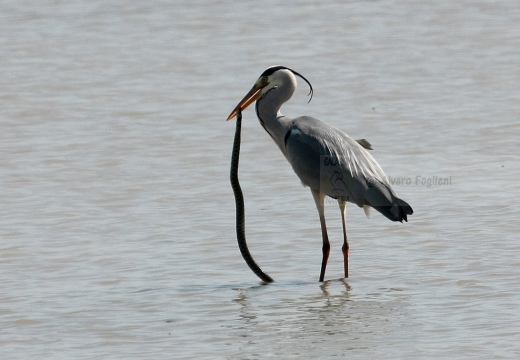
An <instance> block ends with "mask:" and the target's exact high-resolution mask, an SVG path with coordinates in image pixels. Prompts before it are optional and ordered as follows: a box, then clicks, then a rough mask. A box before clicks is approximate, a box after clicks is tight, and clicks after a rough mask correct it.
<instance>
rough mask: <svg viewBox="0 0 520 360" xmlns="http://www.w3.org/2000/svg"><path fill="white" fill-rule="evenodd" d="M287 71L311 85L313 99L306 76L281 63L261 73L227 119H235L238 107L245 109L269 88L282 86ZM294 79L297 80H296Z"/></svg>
mask: <svg viewBox="0 0 520 360" xmlns="http://www.w3.org/2000/svg"><path fill="white" fill-rule="evenodd" d="M287 71H289V72H290V73H292V74H293V75H296V76H299V77H301V78H302V79H303V80H304V81H305V82H306V83H307V84H309V87H310V91H309V95H310V96H311V98H310V99H309V101H311V99H312V92H313V91H312V85H311V83H310V82H309V81H308V80H307V79H306V78H305V77H303V75H301V74H299V73H297V72H296V71H294V70H292V69H289V68H288V67H285V66H280V65H277V66H271V67H270V68H268V69H267V70H265V71H264V72H263V73H262V75H260V77H259V78H258V80H257V81H256V82H255V84H254V85H253V87H252V88H251V90H249V92H248V93H247V94H246V96H244V98H243V99H242V100H240V102H239V103H238V105H237V106H236V107H235V109H234V110H233V111H232V112H231V114H229V116H228V118H227V119H228V120H231V119H233V118H234V117H235V116H236V115H237V112H238V109H241V110H245V109H246V108H247V107H248V106H249V105H251V104H252V103H253V102H255V101H256V100H258V99H259V98H260V97H261V96H262V95H263V94H265V93H266V92H268V91H269V90H271V89H273V88H275V87H277V86H280V85H281V83H282V82H283V81H284V79H287V77H286V76H283V75H284V74H283V73H285V72H287ZM293 79H294V77H293ZM294 81H296V80H294Z"/></svg>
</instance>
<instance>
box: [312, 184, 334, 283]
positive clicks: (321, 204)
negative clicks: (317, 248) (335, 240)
mask: <svg viewBox="0 0 520 360" xmlns="http://www.w3.org/2000/svg"><path fill="white" fill-rule="evenodd" d="M311 192H312V197H313V198H314V202H315V203H316V208H317V209H318V213H319V214H320V224H321V237H322V239H323V247H322V252H323V258H322V260H321V272H320V281H321V282H322V281H323V278H324V277H325V268H326V267H327V260H328V259H329V253H330V243H329V237H328V236H327V226H326V225H325V194H324V193H322V192H321V191H319V190H314V189H311Z"/></svg>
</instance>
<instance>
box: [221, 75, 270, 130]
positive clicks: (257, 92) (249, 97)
mask: <svg viewBox="0 0 520 360" xmlns="http://www.w3.org/2000/svg"><path fill="white" fill-rule="evenodd" d="M264 86H265V85H263V86H262V85H260V84H259V83H256V84H255V85H254V86H253V87H252V88H251V90H249V92H248V93H247V94H246V96H244V98H243V99H242V100H240V102H239V103H238V105H237V106H236V107H235V109H234V110H233V111H232V112H231V114H229V116H228V118H227V120H228V121H229V120H231V119H233V118H234V117H235V116H237V112H238V109H241V110H242V111H243V110H245V109H246V108H247V107H248V106H249V105H251V104H252V103H253V102H255V101H256V100H257V99H258V98H259V97H260V96H261V95H262V88H263V87H264Z"/></svg>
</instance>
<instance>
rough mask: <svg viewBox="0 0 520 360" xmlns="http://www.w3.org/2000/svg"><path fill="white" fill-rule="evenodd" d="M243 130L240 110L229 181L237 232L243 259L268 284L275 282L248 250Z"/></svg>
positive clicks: (239, 111)
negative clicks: (242, 172) (242, 175)
mask: <svg viewBox="0 0 520 360" xmlns="http://www.w3.org/2000/svg"><path fill="white" fill-rule="evenodd" d="M241 128H242V111H241V109H240V108H239V109H238V112H237V127H236V130H235V140H234V141H233V152H232V154H231V170H230V172H229V179H230V181H231V187H232V188H233V194H234V195H235V204H236V230H237V241H238V248H239V249H240V253H241V254H242V257H243V258H244V260H245V261H246V264H247V265H248V266H249V268H250V269H251V270H252V271H253V272H254V273H255V274H256V275H257V276H258V277H259V278H260V279H262V281H264V282H266V283H270V282H273V281H274V280H273V279H272V278H271V277H270V276H269V275H267V274H266V273H264V272H263V271H262V269H260V267H259V266H258V265H257V264H256V262H255V261H254V260H253V257H252V256H251V253H250V252H249V249H248V248H247V243H246V233H245V228H246V225H245V209H244V195H243V194H242V188H241V187H240V182H239V181H238V160H239V157H240V132H241Z"/></svg>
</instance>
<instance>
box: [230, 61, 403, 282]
mask: <svg viewBox="0 0 520 360" xmlns="http://www.w3.org/2000/svg"><path fill="white" fill-rule="evenodd" d="M296 76H299V77H300V78H302V79H303V80H304V81H305V82H306V83H307V84H308V85H309V88H310V91H309V95H310V97H311V99H312V94H313V89H312V85H311V84H310V82H309V81H308V80H307V79H306V78H305V77H304V76H303V75H301V74H299V73H298V72H296V71H294V70H292V69H290V68H288V67H285V66H272V67H269V68H268V69H267V70H265V71H264V72H263V73H262V74H261V75H260V77H259V78H258V80H257V81H256V82H255V84H254V85H253V87H252V88H251V90H250V91H249V92H248V93H247V94H246V95H245V96H244V98H243V99H242V100H241V101H240V102H239V103H238V105H237V106H236V107H235V109H234V110H233V111H232V112H231V114H230V115H229V117H228V118H227V120H231V119H233V118H234V117H235V116H237V113H238V112H239V111H242V110H245V109H246V108H247V107H248V106H249V105H250V104H252V103H253V102H254V101H256V114H257V117H258V120H259V121H260V124H261V125H262V127H263V128H264V129H265V131H267V133H268V134H269V135H270V136H271V138H272V139H273V140H274V142H275V144H276V145H277V146H278V148H279V149H280V150H281V152H282V154H283V155H284V156H285V158H286V159H287V161H288V162H289V164H291V166H292V168H293V170H294V172H295V173H296V175H297V176H298V177H299V179H300V181H301V182H302V184H303V185H305V186H307V187H309V188H310V190H311V193H312V196H313V198H314V202H315V203H316V208H317V210H318V214H319V219H320V225H321V235H322V241H323V246H322V254H323V257H322V263H321V271H320V278H319V281H320V282H322V281H323V279H324V277H325V269H326V267H327V260H328V258H329V253H330V243H329V239H328V235H327V226H326V223H325V197H326V196H329V197H331V198H334V199H337V201H338V204H339V208H340V211H341V221H342V225H343V246H342V252H343V259H344V271H345V277H346V278H347V277H348V253H349V244H348V241H347V226H346V203H347V202H351V203H354V204H356V205H358V206H359V207H363V208H364V209H365V211H366V212H367V211H368V209H369V208H370V207H371V208H374V209H376V210H377V211H378V212H380V213H381V214H382V215H384V216H385V217H386V218H388V219H390V220H392V221H400V222H403V220H404V221H408V218H407V215H411V214H413V210H412V208H411V206H410V205H409V204H408V203H407V202H406V201H404V200H402V199H400V198H398V197H397V195H396V194H395V192H394V191H393V190H392V188H391V186H390V182H389V181H388V178H387V176H386V175H385V173H384V172H383V170H382V169H381V167H380V166H379V164H378V163H377V162H376V161H375V160H374V158H373V157H372V155H370V153H369V152H368V151H367V148H369V146H370V144H369V143H368V142H367V141H365V140H354V139H353V138H351V137H350V136H349V135H347V134H346V133H345V132H343V131H341V130H339V129H337V128H335V127H333V126H331V125H328V124H326V123H324V122H323V121H320V120H318V119H315V118H312V117H309V116H300V117H297V118H294V119H291V118H289V117H287V116H284V115H283V114H282V113H281V112H280V108H281V107H282V105H283V104H284V103H285V102H287V101H288V100H289V99H290V98H291V97H292V95H293V94H294V91H295V89H296ZM309 101H310V99H309Z"/></svg>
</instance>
